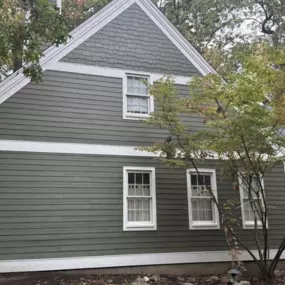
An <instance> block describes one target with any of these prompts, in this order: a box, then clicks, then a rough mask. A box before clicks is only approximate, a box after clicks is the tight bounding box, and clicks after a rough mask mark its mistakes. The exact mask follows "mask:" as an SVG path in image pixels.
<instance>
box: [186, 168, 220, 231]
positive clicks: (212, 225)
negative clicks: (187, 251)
mask: <svg viewBox="0 0 285 285" xmlns="http://www.w3.org/2000/svg"><path fill="white" fill-rule="evenodd" d="M198 171H199V173H210V174H211V176H212V177H211V186H212V191H213V194H214V195H215V197H216V200H217V201H218V195H217V179H216V170H215V169H208V168H198ZM191 173H197V172H196V169H194V168H191V169H187V170H186V177H187V200H188V217H189V229H190V230H209V229H219V228H220V217H219V211H218V208H217V206H216V205H215V204H214V203H213V207H214V216H215V220H214V221H213V222H205V221H200V222H197V221H195V222H194V221H192V203H191Z"/></svg>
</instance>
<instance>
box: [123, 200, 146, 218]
mask: <svg viewBox="0 0 285 285" xmlns="http://www.w3.org/2000/svg"><path fill="white" fill-rule="evenodd" d="M150 207H151V198H129V199H128V221H130V222H141V221H143V222H149V221H150V220H151V217H150Z"/></svg>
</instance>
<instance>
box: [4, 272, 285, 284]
mask: <svg viewBox="0 0 285 285" xmlns="http://www.w3.org/2000/svg"><path fill="white" fill-rule="evenodd" d="M141 277H142V278H143V277H144V276H141ZM217 277H218V278H217ZM137 278H138V275H87V274H84V275H83V274H80V273H78V274H77V273H73V274H65V273H57V272H48V273H47V272H40V273H21V274H0V285H93V284H97V285H124V284H125V285H131V284H132V283H133V282H135V281H136V280H137ZM209 278H210V279H211V276H199V277H196V276H193V275H191V276H190V275H189V276H186V275H183V276H164V275H162V276H159V280H158V281H156V282H155V281H149V284H150V285H183V284H184V283H188V284H187V285H190V284H189V283H192V284H193V285H225V284H226V278H225V277H223V276H220V275H218V276H216V278H214V279H216V280H213V281H211V282H209ZM218 279H219V280H218ZM248 281H250V282H251V285H263V284H264V283H263V282H262V281H261V280H259V279H257V278H255V279H251V280H248ZM275 284H276V285H285V277H284V276H282V277H279V278H277V279H276V281H275ZM132 285H135V283H134V284H132ZM185 285H186V284H185Z"/></svg>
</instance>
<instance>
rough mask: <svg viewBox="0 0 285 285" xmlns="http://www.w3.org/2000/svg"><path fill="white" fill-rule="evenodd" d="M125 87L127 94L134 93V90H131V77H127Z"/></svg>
mask: <svg viewBox="0 0 285 285" xmlns="http://www.w3.org/2000/svg"><path fill="white" fill-rule="evenodd" d="M127 86H128V93H130V94H133V93H134V89H133V77H129V76H128V80H127Z"/></svg>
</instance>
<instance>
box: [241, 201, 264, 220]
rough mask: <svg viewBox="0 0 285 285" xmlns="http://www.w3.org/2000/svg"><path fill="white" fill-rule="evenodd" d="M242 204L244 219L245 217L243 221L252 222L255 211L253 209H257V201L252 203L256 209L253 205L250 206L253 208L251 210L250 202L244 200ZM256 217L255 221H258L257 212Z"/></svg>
mask: <svg viewBox="0 0 285 285" xmlns="http://www.w3.org/2000/svg"><path fill="white" fill-rule="evenodd" d="M243 203H244V204H243V208H244V217H245V220H246V221H247V222H254V216H255V214H254V212H255V211H256V210H255V209H256V208H257V209H259V206H258V201H257V200H255V201H253V203H255V204H256V208H255V207H254V205H252V206H253V209H252V207H251V204H250V202H249V200H248V199H244V200H243ZM256 217H257V220H258V221H259V220H260V219H259V217H258V213H257V212H256Z"/></svg>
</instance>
